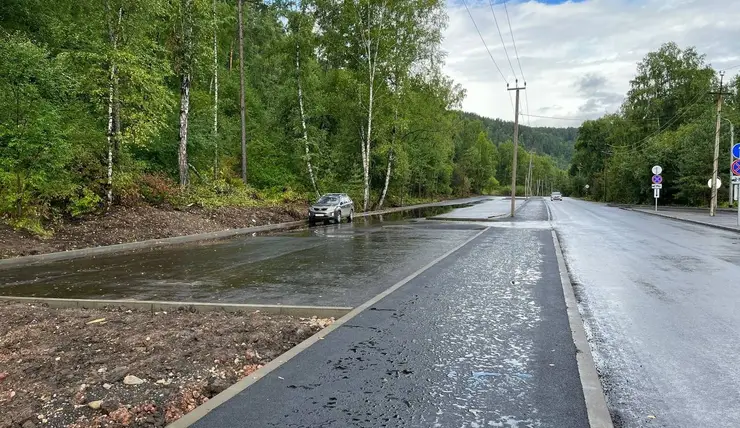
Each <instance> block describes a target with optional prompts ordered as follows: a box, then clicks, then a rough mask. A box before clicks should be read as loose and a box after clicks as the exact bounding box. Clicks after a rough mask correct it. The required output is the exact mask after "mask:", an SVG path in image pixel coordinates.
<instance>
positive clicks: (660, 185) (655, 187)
mask: <svg viewBox="0 0 740 428" xmlns="http://www.w3.org/2000/svg"><path fill="white" fill-rule="evenodd" d="M738 178H740V177H738ZM662 188H663V185H662V184H653V189H662Z"/></svg>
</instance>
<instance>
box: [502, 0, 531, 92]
mask: <svg viewBox="0 0 740 428" xmlns="http://www.w3.org/2000/svg"><path fill="white" fill-rule="evenodd" d="M504 11H506V22H508V23H509V34H511V44H512V45H514V54H515V55H516V63H517V64H519V72H520V73H521V74H522V80H524V83H526V82H527V78H526V77H524V70H522V63H521V62H520V61H519V51H518V50H517V49H516V42H515V41H514V29H512V28H511V20H510V19H509V8H507V7H506V2H504ZM525 96H526V93H525ZM527 104H529V103H527Z"/></svg>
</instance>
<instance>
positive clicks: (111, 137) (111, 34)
mask: <svg viewBox="0 0 740 428" xmlns="http://www.w3.org/2000/svg"><path fill="white" fill-rule="evenodd" d="M106 9H108V13H110V5H109V4H108V3H106ZM109 16H110V15H109ZM121 19H123V8H119V9H118V26H117V27H116V28H114V27H113V23H112V22H111V21H110V20H109V21H108V38H109V40H110V42H111V45H112V47H113V54H114V55H115V52H116V50H118V29H119V28H120V27H121ZM117 72H118V69H117V68H116V63H115V60H114V59H111V62H110V75H109V81H108V129H107V131H108V132H107V134H108V135H107V139H108V171H107V180H106V203H107V205H108V208H109V209H110V207H111V206H112V205H113V151H114V148H115V145H116V133H117V129H116V128H117V126H116V125H115V121H114V104H115V103H116V102H117V100H116V98H115V96H114V94H115V93H116V92H117V91H116V87H115V85H116V83H117V79H118V77H117Z"/></svg>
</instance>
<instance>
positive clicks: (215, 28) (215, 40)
mask: <svg viewBox="0 0 740 428" xmlns="http://www.w3.org/2000/svg"><path fill="white" fill-rule="evenodd" d="M213 143H214V145H215V150H214V154H213V180H214V181H215V180H218V22H217V20H216V0H213Z"/></svg>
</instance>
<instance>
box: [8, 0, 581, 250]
mask: <svg viewBox="0 0 740 428" xmlns="http://www.w3.org/2000/svg"><path fill="white" fill-rule="evenodd" d="M240 17H241V18H240ZM446 21H447V17H446V13H445V6H444V2H441V1H431V2H413V1H412V2H396V3H387V2H384V3H379V2H374V1H369V2H364V1H363V2H356V3H353V2H350V3H346V2H344V3H343V2H340V3H336V2H326V1H323V0H313V1H309V2H302V3H292V2H237V1H229V2H227V1H223V0H181V1H169V0H147V1H139V0H134V1H130V0H127V1H121V0H106V1H103V2H100V1H89V0H81V1H80V0H75V1H71V0H60V1H57V2H53V3H50V2H39V1H32V2H29V1H26V0H7V1H3V2H1V4H0V218H1V219H2V220H3V221H4V222H5V223H8V224H10V225H11V226H13V227H14V228H17V229H23V230H27V231H30V232H31V233H33V234H34V235H35V236H41V237H46V236H49V235H51V234H53V233H54V232H55V230H58V229H60V227H61V226H59V225H60V224H62V223H65V222H70V221H72V222H76V221H82V220H85V221H87V220H86V219H90V218H92V217H95V216H101V215H105V214H110V213H111V212H116V210H118V212H121V209H122V208H123V209H126V210H129V211H130V210H132V209H133V208H135V207H140V206H147V207H158V208H159V209H162V210H165V211H166V210H183V209H191V208H193V207H196V208H198V207H200V208H203V209H204V210H206V211H209V210H217V209H220V208H222V207H250V208H265V209H271V208H273V207H280V206H285V205H286V204H287V205H291V206H293V205H295V206H299V205H303V206H305V205H306V204H307V203H308V201H309V200H311V199H313V198H315V197H316V195H317V194H318V193H322V192H346V193H348V194H350V195H351V196H352V198H353V199H354V200H355V201H356V204H357V206H358V210H362V209H371V208H380V207H382V206H384V205H385V206H387V205H409V204H413V203H416V202H422V201H430V200H436V199H442V198H449V197H455V196H467V195H470V194H495V193H507V189H506V188H505V187H504V186H505V185H506V183H508V182H509V180H510V174H511V157H512V156H511V155H512V149H513V145H512V143H511V136H512V133H513V132H512V131H513V124H512V123H510V122H501V121H491V120H488V119H485V118H480V117H476V116H474V115H470V114H467V113H462V112H460V111H459V108H460V102H461V101H462V99H463V97H464V96H465V93H464V90H462V89H461V88H460V87H459V86H458V85H456V84H455V82H453V81H451V80H450V79H449V78H448V77H446V76H445V75H444V74H443V72H442V66H443V64H444V53H443V52H442V51H441V50H440V42H441V31H442V30H443V28H444V27H445V25H446ZM399 38H400V39H402V40H403V43H397V40H399ZM242 46H243V48H242ZM241 58H243V60H241ZM242 82H243V84H242ZM501 102H504V101H503V100H502V101H501ZM506 102H508V100H507V101H506ZM242 117H243V119H242ZM521 135H522V145H521V146H520V150H521V153H519V163H520V164H519V166H518V168H519V169H518V171H519V183H524V180H525V176H526V173H527V167H528V164H529V156H530V154H529V152H527V149H532V148H534V149H537V154H536V155H532V156H534V162H533V163H534V165H535V171H536V172H535V176H536V178H537V179H541V180H543V181H545V180H547V181H548V182H550V183H551V184H552V185H556V183H557V186H558V187H564V186H565V182H566V180H567V174H566V173H565V171H564V168H565V167H566V166H567V162H568V161H569V160H570V159H569V158H570V156H571V153H572V145H573V141H574V139H575V129H571V130H569V131H567V132H563V131H561V130H554V129H547V128H541V129H540V128H526V127H523V128H522V132H521Z"/></svg>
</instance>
